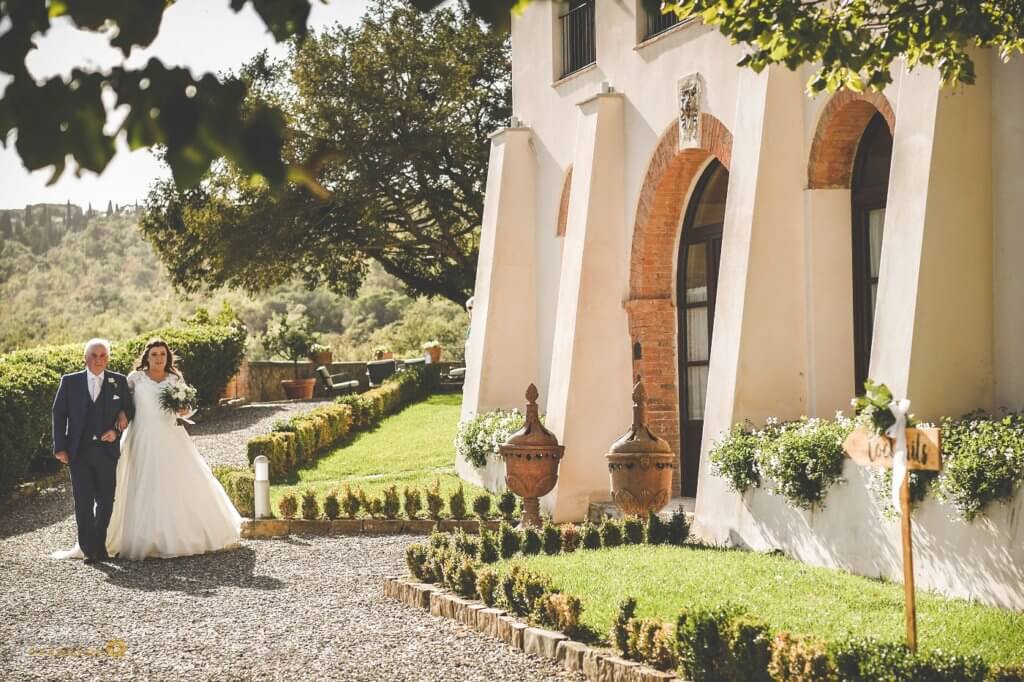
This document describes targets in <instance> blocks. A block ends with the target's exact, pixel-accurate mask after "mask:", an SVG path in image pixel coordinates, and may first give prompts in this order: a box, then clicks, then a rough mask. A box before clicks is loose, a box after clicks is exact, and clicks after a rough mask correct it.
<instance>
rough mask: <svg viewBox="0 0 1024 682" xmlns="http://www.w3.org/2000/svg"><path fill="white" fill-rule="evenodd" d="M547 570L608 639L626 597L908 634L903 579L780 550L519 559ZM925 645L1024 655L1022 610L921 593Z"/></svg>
mask: <svg viewBox="0 0 1024 682" xmlns="http://www.w3.org/2000/svg"><path fill="white" fill-rule="evenodd" d="M513 561H515V562H516V563H522V564H524V565H525V566H526V567H527V568H528V569H530V570H532V571H536V572H539V573H542V574H546V575H549V576H551V578H552V579H553V581H554V584H555V586H556V587H558V588H559V589H561V590H563V591H564V592H567V593H569V594H574V595H577V596H578V597H579V598H580V599H581V600H582V603H583V616H582V624H583V625H584V626H589V628H591V629H592V630H593V631H594V632H596V633H598V634H600V635H601V636H603V637H605V638H606V639H607V636H608V633H609V632H610V631H611V627H612V621H613V620H614V618H615V612H616V608H617V605H618V603H619V601H620V600H622V599H623V598H625V597H627V596H632V597H635V598H636V600H637V616H639V617H658V618H661V619H664V620H669V621H671V622H673V623H674V622H675V619H676V616H677V615H678V612H679V610H680V608H681V607H683V606H704V607H715V606H721V605H724V604H733V605H737V606H740V607H743V608H744V609H745V610H746V611H747V612H748V613H750V614H751V615H753V616H756V617H757V618H760V619H761V620H763V621H765V622H767V623H768V624H770V625H771V626H772V628H773V629H777V630H783V629H784V630H789V631H790V632H794V633H798V634H807V635H817V636H819V637H822V638H825V639H827V640H834V639H841V638H843V637H845V636H848V635H861V636H871V637H876V638H878V639H884V640H890V641H903V636H904V632H905V630H904V624H903V586H902V585H899V584H894V583H890V582H883V581H880V580H872V579H869V578H863V577H860V576H856V575H852V574H850V573H845V572H841V571H832V570H828V569H824V568H816V567H812V566H808V565H806V564H802V563H800V562H798V561H794V560H793V559H789V558H787V557H784V556H781V555H769V554H757V553H754V552H744V551H739V550H722V549H705V548H691V547H667V546H646V545H644V546H636V547H617V548H614V549H602V550H593V551H580V552H575V553H573V554H564V555H556V556H543V555H541V556H536V557H527V558H517V559H514V560H513ZM917 624H918V642H919V646H920V647H921V649H922V650H926V649H937V648H941V649H945V650H951V651H956V652H960V653H965V654H966V653H975V654H978V655H980V656H982V657H983V658H985V659H986V660H987V661H989V662H990V663H994V664H995V663H1003V664H1006V663H1011V664H1012V663H1022V662H1024V613H1016V612H1011V611H1006V610H1002V609H997V608H993V607H989V606H981V605H979V604H974V603H970V602H967V601H963V600H959V599H947V598H944V597H941V596H938V595H936V594H934V593H926V592H918V595H917Z"/></svg>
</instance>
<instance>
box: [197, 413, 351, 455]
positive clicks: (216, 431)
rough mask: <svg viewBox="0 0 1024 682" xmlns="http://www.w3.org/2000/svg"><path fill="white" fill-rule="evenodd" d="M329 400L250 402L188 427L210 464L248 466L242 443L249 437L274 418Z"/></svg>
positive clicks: (267, 426) (267, 427) (267, 429)
mask: <svg viewBox="0 0 1024 682" xmlns="http://www.w3.org/2000/svg"><path fill="white" fill-rule="evenodd" d="M331 402H333V399H320V400H305V401H302V402H280V403H250V404H249V405H244V406H242V407H239V408H235V409H233V410H231V411H229V412H227V413H225V414H223V415H221V416H220V417H218V418H216V419H214V420H212V421H208V422H203V423H201V424H196V425H195V426H189V427H188V432H189V433H190V434H191V435H192V440H193V441H195V444H196V447H197V448H198V449H199V452H200V453H201V454H202V455H203V456H204V457H205V458H206V462H207V463H208V464H209V465H210V466H215V465H217V464H225V465H228V466H241V467H245V466H249V460H248V458H247V457H246V454H245V444H246V443H247V442H248V441H249V439H250V438H252V437H253V436H256V435H259V434H261V433H270V428H271V427H272V426H273V425H274V422H276V421H277V420H278V419H286V418H287V417H291V416H293V415H296V414H299V413H302V412H309V411H310V410H312V409H313V408H315V407H320V406H321V405H327V404H329V403H331Z"/></svg>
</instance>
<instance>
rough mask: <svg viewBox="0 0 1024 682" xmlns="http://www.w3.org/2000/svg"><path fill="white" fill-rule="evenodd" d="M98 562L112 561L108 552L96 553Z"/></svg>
mask: <svg viewBox="0 0 1024 682" xmlns="http://www.w3.org/2000/svg"><path fill="white" fill-rule="evenodd" d="M96 561H110V555H109V554H107V550H103V551H102V552H97V553H96Z"/></svg>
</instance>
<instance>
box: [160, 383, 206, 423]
mask: <svg viewBox="0 0 1024 682" xmlns="http://www.w3.org/2000/svg"><path fill="white" fill-rule="evenodd" d="M160 407H161V408H163V409H164V410H167V411H168V412H170V413H171V414H174V415H176V416H179V417H180V415H181V413H182V412H186V413H188V414H187V415H186V416H191V414H192V413H194V412H195V410H196V408H197V407H199V391H197V390H196V389H195V387H194V386H189V385H188V384H186V383H185V382H184V381H176V382H174V383H168V384H167V385H166V386H164V387H163V389H162V390H161V391H160ZM180 418H182V419H184V420H185V421H188V419H187V418H185V417H180ZM190 423H191V422H190Z"/></svg>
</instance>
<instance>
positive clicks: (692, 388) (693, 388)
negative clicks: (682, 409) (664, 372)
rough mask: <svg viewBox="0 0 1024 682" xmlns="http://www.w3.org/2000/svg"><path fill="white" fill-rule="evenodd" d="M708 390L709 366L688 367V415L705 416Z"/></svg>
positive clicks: (688, 416) (694, 416) (692, 417)
mask: <svg viewBox="0 0 1024 682" xmlns="http://www.w3.org/2000/svg"><path fill="white" fill-rule="evenodd" d="M707 392H708V366H707V365H698V366H696V367H687V368H686V417H687V419H703V418H704V399H705V397H706V396H707Z"/></svg>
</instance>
